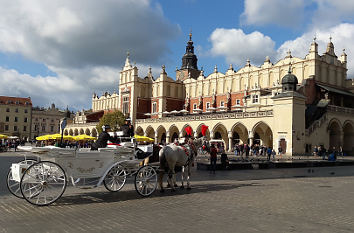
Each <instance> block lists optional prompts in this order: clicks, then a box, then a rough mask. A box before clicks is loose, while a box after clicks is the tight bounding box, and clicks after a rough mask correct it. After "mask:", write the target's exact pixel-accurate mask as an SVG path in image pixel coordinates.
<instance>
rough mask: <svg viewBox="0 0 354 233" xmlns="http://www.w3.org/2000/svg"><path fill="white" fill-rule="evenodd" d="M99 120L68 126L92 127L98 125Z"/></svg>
mask: <svg viewBox="0 0 354 233" xmlns="http://www.w3.org/2000/svg"><path fill="white" fill-rule="evenodd" d="M97 124H98V122H89V123H82V124H68V125H67V126H66V128H75V127H92V126H96V125H97Z"/></svg>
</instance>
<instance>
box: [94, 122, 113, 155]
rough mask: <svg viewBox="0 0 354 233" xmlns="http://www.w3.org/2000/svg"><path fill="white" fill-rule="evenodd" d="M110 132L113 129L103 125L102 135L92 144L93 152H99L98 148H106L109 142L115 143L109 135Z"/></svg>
mask: <svg viewBox="0 0 354 233" xmlns="http://www.w3.org/2000/svg"><path fill="white" fill-rule="evenodd" d="M109 131H111V128H110V126H109V125H103V126H102V133H100V135H99V136H98V139H97V141H96V142H95V143H93V144H92V146H91V150H98V148H105V147H107V141H108V140H109V141H111V142H114V141H115V138H114V137H111V135H109V133H108V132H109Z"/></svg>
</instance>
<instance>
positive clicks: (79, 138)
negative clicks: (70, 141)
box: [73, 134, 96, 141]
mask: <svg viewBox="0 0 354 233" xmlns="http://www.w3.org/2000/svg"><path fill="white" fill-rule="evenodd" d="M73 138H74V140H75V141H87V140H96V138H95V137H91V136H88V135H86V134H80V135H78V136H75V137H73Z"/></svg>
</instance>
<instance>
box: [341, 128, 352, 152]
mask: <svg viewBox="0 0 354 233" xmlns="http://www.w3.org/2000/svg"><path fill="white" fill-rule="evenodd" d="M343 152H344V153H346V154H347V155H354V124H353V122H351V121H346V122H344V124H343Z"/></svg>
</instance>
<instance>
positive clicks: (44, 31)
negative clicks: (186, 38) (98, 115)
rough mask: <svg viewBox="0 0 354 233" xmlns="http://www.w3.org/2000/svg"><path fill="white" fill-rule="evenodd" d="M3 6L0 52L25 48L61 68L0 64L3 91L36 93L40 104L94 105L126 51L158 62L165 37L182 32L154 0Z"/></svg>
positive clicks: (114, 80) (18, 0)
mask: <svg viewBox="0 0 354 233" xmlns="http://www.w3.org/2000/svg"><path fill="white" fill-rule="evenodd" d="M0 5H1V6H2V7H1V8H0V15H1V17H0V52H2V53H10V54H11V53H15V54H21V55H22V56H24V57H26V58H27V59H29V60H31V61H35V62H37V63H41V64H45V65H46V66H47V67H48V68H49V69H50V70H51V71H53V72H55V73H56V74H57V77H41V76H38V77H31V76H29V75H25V74H20V73H18V72H17V71H15V70H8V69H5V68H0V77H1V81H2V84H1V87H0V94H1V95H5V94H6V95H11V96H14V95H17V96H33V98H32V99H33V102H34V104H35V105H44V104H48V102H55V103H56V105H57V106H60V107H65V106H66V105H67V104H68V105H69V106H73V107H75V108H81V107H80V106H84V107H85V108H87V107H90V105H91V103H90V97H91V94H92V93H93V92H94V91H97V92H99V91H104V90H111V91H113V89H114V88H117V85H118V77H119V70H120V69H121V66H122V65H123V64H124V60H125V56H126V51H127V50H129V51H130V53H131V58H132V59H133V62H134V61H136V62H137V63H138V64H140V65H142V66H143V67H147V66H148V65H150V64H151V65H155V66H156V65H157V64H161V63H162V62H163V59H164V56H165V55H166V54H167V52H168V45H167V43H168V41H169V40H171V39H174V38H176V36H177V35H178V34H179V33H180V28H179V26H178V25H175V24H172V23H170V22H169V21H168V20H167V19H166V18H165V17H164V15H163V11H162V8H161V6H160V5H158V4H155V5H154V4H153V1H152V0H101V1H96V0H75V1H72V0H62V1H47V0H34V1H27V0H13V1H7V0H0ZM3 77H4V78H3ZM5 77H6V78H5ZM113 85H114V86H113ZM41 95H43V97H41Z"/></svg>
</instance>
